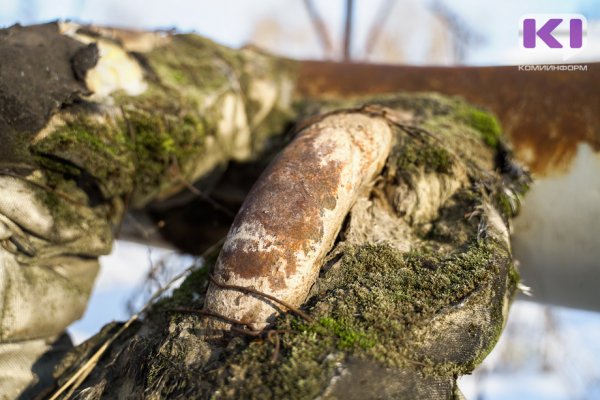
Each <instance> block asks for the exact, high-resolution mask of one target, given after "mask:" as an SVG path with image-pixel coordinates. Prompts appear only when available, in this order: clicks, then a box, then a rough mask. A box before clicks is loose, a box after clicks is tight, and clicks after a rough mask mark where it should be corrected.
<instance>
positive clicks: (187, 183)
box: [172, 159, 235, 217]
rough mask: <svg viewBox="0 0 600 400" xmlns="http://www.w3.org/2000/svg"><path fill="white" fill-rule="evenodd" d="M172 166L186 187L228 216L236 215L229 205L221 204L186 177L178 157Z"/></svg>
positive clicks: (177, 177) (174, 172)
mask: <svg viewBox="0 0 600 400" xmlns="http://www.w3.org/2000/svg"><path fill="white" fill-rule="evenodd" d="M172 167H173V168H174V169H173V170H172V171H173V174H174V175H175V178H176V179H177V180H178V181H179V182H181V183H182V184H183V186H185V188H186V189H187V190H189V191H190V192H191V193H192V194H193V195H194V196H198V197H199V198H201V199H202V200H204V201H206V202H207V203H209V204H210V205H211V206H213V207H214V208H216V209H217V210H220V211H222V212H224V213H225V214H226V215H227V216H228V217H235V214H234V213H232V212H231V210H229V209H228V208H227V207H225V206H223V205H221V204H219V202H217V201H215V200H214V199H212V198H211V197H210V196H209V195H207V194H206V193H204V192H203V191H201V190H200V189H198V188H197V187H195V186H194V185H192V184H191V183H190V182H189V181H188V180H187V179H185V177H184V176H183V174H182V173H181V168H179V163H178V162H177V159H174V160H173V162H172Z"/></svg>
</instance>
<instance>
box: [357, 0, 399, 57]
mask: <svg viewBox="0 0 600 400" xmlns="http://www.w3.org/2000/svg"><path fill="white" fill-rule="evenodd" d="M395 4H396V0H386V1H385V2H384V3H383V4H382V5H381V6H380V7H379V11H378V12H377V15H376V16H375V20H374V21H373V23H372V24H371V29H370V30H369V34H368V35H367V41H366V44H365V50H364V57H365V59H368V58H369V56H370V55H371V53H372V52H373V50H374V49H375V46H376V45H377V42H379V39H380V38H381V32H382V31H383V27H384V26H385V23H386V22H387V19H388V17H389V16H390V14H391V11H392V8H393V7H394V5H395Z"/></svg>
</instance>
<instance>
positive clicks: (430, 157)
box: [388, 141, 453, 174]
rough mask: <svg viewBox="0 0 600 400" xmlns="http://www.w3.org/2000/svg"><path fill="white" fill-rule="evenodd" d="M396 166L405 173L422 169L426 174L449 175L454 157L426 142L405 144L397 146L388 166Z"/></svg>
mask: <svg viewBox="0 0 600 400" xmlns="http://www.w3.org/2000/svg"><path fill="white" fill-rule="evenodd" d="M391 163H394V164H395V168H396V169H397V170H400V171H404V172H409V173H410V172H415V169H418V168H422V169H423V170H424V172H436V173H442V174H448V173H450V172H451V170H452V165H453V157H452V155H451V154H450V153H449V152H448V151H447V150H446V149H444V148H442V147H440V146H439V145H435V144H432V143H428V142H425V141H410V142H408V141H407V142H404V143H402V144H400V145H398V146H397V151H394V152H393V153H392V154H391V156H390V160H389V161H388V165H390V164H391Z"/></svg>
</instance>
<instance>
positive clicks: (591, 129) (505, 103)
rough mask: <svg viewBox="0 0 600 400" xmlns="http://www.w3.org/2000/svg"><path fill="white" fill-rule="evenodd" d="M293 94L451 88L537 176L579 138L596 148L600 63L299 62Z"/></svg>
mask: <svg viewBox="0 0 600 400" xmlns="http://www.w3.org/2000/svg"><path fill="white" fill-rule="evenodd" d="M298 82H299V87H298V93H299V94H300V95H301V96H308V97H314V98H317V97H318V98H321V97H331V98H339V97H340V96H358V95H360V96H364V95H367V94H379V93H392V92H398V91H406V92H415V91H435V92H440V93H443V94H448V95H458V96H461V97H463V98H465V99H466V100H467V101H469V102H471V103H473V104H476V105H480V106H483V107H485V108H487V109H489V110H490V111H492V112H494V113H495V114H496V115H497V116H498V117H499V118H500V120H501V122H502V125H503V128H504V130H505V132H506V133H507V135H508V136H509V138H510V140H511V142H512V143H513V144H514V146H515V148H516V152H517V157H518V158H519V159H521V160H522V161H524V162H525V163H527V165H528V166H529V167H530V168H531V169H532V171H533V172H534V173H536V174H538V175H544V174H546V173H551V172H556V171H562V170H565V169H566V168H568V166H569V164H570V163H571V161H572V159H573V157H574V155H575V154H576V151H577V146H578V143H581V142H586V143H588V144H589V145H590V146H591V147H592V148H593V149H594V150H595V151H600V128H599V127H600V112H599V111H600V64H598V63H596V64H594V63H592V64H588V65H587V71H520V70H519V69H518V67H516V66H510V67H452V68H448V67H408V66H391V65H373V64H341V63H330V62H316V61H306V62H302V63H301V68H300V77H299V79H298Z"/></svg>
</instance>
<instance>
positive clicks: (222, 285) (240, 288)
mask: <svg viewBox="0 0 600 400" xmlns="http://www.w3.org/2000/svg"><path fill="white" fill-rule="evenodd" d="M208 278H209V279H210V281H211V282H212V283H214V284H215V285H217V286H218V287H220V288H222V289H230V290H237V291H238V292H244V293H251V294H255V295H257V296H260V297H264V298H266V299H269V300H271V301H274V302H275V303H277V304H281V305H282V306H284V307H285V308H287V309H288V310H290V311H291V312H293V313H294V314H296V315H297V316H299V317H301V318H303V319H305V320H306V321H308V322H314V319H313V317H311V316H310V315H308V314H307V313H305V312H304V311H302V310H300V309H299V308H297V307H294V306H293V305H291V304H290V303H288V302H286V301H284V300H280V299H278V298H277V297H275V296H273V295H270V294H268V293H263V292H261V291H259V290H256V289H253V288H250V287H245V286H237V285H228V284H226V283H221V282H218V281H217V280H216V279H215V277H214V276H213V275H212V274H208Z"/></svg>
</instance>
